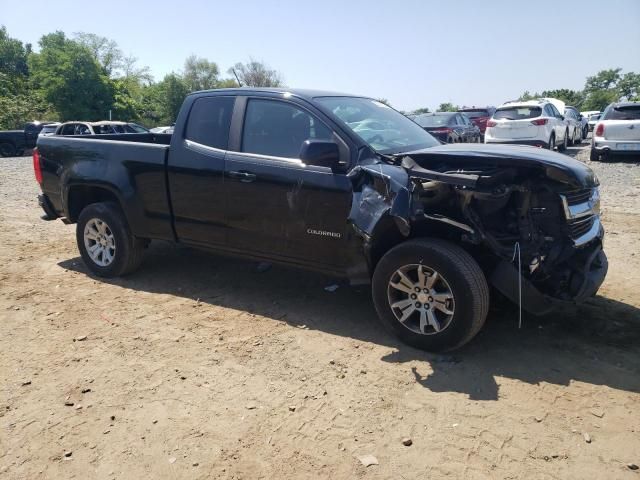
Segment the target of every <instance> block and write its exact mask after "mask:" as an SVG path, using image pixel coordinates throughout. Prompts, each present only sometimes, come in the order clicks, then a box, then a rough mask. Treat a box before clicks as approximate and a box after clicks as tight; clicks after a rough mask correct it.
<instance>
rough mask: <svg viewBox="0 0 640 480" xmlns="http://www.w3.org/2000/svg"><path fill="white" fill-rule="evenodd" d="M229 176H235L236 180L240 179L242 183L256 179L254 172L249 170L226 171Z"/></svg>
mask: <svg viewBox="0 0 640 480" xmlns="http://www.w3.org/2000/svg"><path fill="white" fill-rule="evenodd" d="M228 175H229V178H235V179H236V180H240V181H241V182H244V183H251V182H253V181H255V180H256V178H257V177H256V175H255V174H254V173H249V172H234V171H231V172H229V173H228Z"/></svg>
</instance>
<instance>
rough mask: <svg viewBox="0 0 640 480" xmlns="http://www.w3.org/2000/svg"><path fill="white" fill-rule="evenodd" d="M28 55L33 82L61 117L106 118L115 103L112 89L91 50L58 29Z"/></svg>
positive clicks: (45, 37)
mask: <svg viewBox="0 0 640 480" xmlns="http://www.w3.org/2000/svg"><path fill="white" fill-rule="evenodd" d="M39 44H40V53H32V54H31V55H29V69H30V71H31V75H32V81H33V85H34V86H35V87H36V88H37V89H39V90H40V91H41V92H42V95H43V97H44V99H45V100H47V101H48V102H49V103H51V104H52V105H53V106H54V108H55V109H56V110H57V111H58V112H59V114H60V117H61V118H62V120H73V119H77V120H100V119H104V118H105V117H106V116H107V114H108V111H109V109H111V108H112V106H113V88H112V85H111V83H110V81H109V78H108V77H107V76H106V74H105V72H104V71H103V68H102V67H101V65H100V64H99V63H98V62H97V61H96V60H95V58H94V56H93V54H92V53H91V51H90V50H89V49H88V48H87V47H85V46H84V45H81V44H80V43H78V42H76V41H74V40H70V39H68V38H66V36H65V34H64V33H63V32H55V33H51V34H48V35H45V36H43V37H42V38H41V39H40V42H39Z"/></svg>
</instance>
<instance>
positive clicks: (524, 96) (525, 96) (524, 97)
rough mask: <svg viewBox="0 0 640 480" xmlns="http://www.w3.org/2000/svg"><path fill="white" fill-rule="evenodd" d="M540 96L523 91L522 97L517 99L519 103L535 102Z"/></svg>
mask: <svg viewBox="0 0 640 480" xmlns="http://www.w3.org/2000/svg"><path fill="white" fill-rule="evenodd" d="M540 96H541V95H540V94H539V93H533V94H532V93H529V90H525V91H524V92H523V93H522V95H520V97H519V98H518V101H520V102H528V101H529V100H535V99H536V98H539V97H540Z"/></svg>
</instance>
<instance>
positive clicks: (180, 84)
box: [0, 26, 283, 129]
mask: <svg viewBox="0 0 640 480" xmlns="http://www.w3.org/2000/svg"><path fill="white" fill-rule="evenodd" d="M38 45H39V47H40V49H39V51H38V52H35V51H34V50H33V48H32V46H31V45H30V44H25V43H23V42H21V41H20V40H18V39H15V38H11V37H10V36H9V34H8V33H7V30H6V28H5V27H4V26H3V27H0V129H13V128H22V126H23V125H24V124H25V123H26V122H28V121H32V120H58V121H68V120H85V121H95V120H104V119H106V118H108V115H109V112H111V117H112V119H113V120H125V121H135V122H140V123H142V124H144V125H146V126H156V125H169V124H171V123H172V122H174V121H175V118H176V116H177V114H178V110H179V109H180V106H181V105H182V101H183V100H184V97H185V96H186V95H187V94H188V93H189V92H192V91H196V90H206V89H212V88H225V87H237V86H238V82H240V84H241V85H244V86H255V87H278V86H282V85H283V79H282V75H281V74H280V73H279V72H278V71H276V70H273V69H271V68H269V67H268V66H267V65H265V64H264V63H263V62H261V61H257V60H253V59H250V60H249V61H248V62H245V63H242V62H240V63H237V64H235V65H234V66H233V67H231V68H230V69H229V70H228V71H227V74H226V75H224V74H223V73H221V71H220V68H219V67H218V65H217V64H216V63H215V62H213V61H210V60H208V59H206V58H199V57H197V56H195V55H192V56H190V57H188V58H187V59H186V60H185V63H184V68H183V70H182V71H181V72H172V73H169V74H167V75H165V76H164V78H163V79H162V80H160V81H154V79H153V76H152V75H151V73H150V70H149V68H148V67H145V66H140V65H139V63H138V59H137V58H135V57H132V56H127V55H125V54H124V53H123V52H122V50H121V49H120V48H119V47H118V44H117V43H116V42H115V41H113V40H110V39H108V38H105V37H101V36H99V35H95V34H92V33H83V32H81V33H76V34H74V35H73V36H72V37H68V36H67V35H66V34H65V33H64V32H60V31H57V32H54V33H50V34H47V35H44V36H42V37H41V38H40V40H39V42H38Z"/></svg>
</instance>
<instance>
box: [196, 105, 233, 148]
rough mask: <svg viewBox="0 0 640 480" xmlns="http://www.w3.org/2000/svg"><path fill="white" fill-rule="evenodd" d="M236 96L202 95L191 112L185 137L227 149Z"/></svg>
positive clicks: (209, 145) (202, 143)
mask: <svg viewBox="0 0 640 480" xmlns="http://www.w3.org/2000/svg"><path fill="white" fill-rule="evenodd" d="M235 100H236V97H223V96H218V97H200V98H198V99H196V101H195V102H194V103H193V106H192V107H191V112H190V113H189V120H188V122H187V130H186V133H185V138H186V139H187V140H191V141H193V142H196V143H199V144H201V145H206V146H208V147H213V148H218V149H220V150H226V149H227V147H228V143H229V127H230V125H231V114H232V113H233V106H234V103H235Z"/></svg>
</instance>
